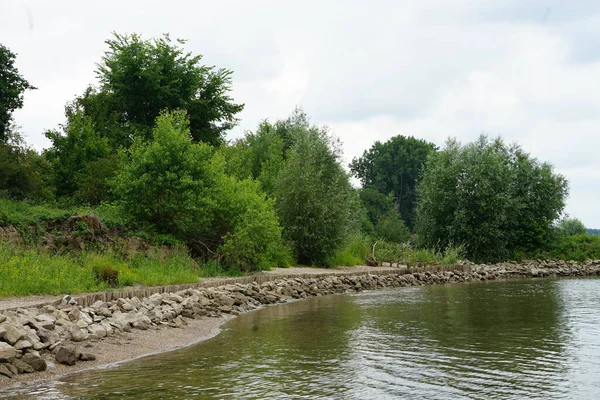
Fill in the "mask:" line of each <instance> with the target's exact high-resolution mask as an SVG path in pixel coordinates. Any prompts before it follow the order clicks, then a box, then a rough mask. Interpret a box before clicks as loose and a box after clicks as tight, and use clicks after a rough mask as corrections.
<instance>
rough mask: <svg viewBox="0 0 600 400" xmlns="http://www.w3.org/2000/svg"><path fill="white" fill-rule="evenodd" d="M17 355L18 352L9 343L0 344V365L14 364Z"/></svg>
mask: <svg viewBox="0 0 600 400" xmlns="http://www.w3.org/2000/svg"><path fill="white" fill-rule="evenodd" d="M16 355H17V350H16V349H15V348H14V347H12V346H11V345H10V344H8V343H4V342H0V363H1V362H7V363H10V362H13V360H14V359H15V357H16Z"/></svg>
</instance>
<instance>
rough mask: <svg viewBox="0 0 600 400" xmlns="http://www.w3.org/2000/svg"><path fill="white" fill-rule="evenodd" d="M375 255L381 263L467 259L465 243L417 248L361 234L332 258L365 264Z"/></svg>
mask: <svg viewBox="0 0 600 400" xmlns="http://www.w3.org/2000/svg"><path fill="white" fill-rule="evenodd" d="M373 246H375V250H374V251H373ZM373 255H374V256H375V261H377V262H379V263H381V262H389V263H401V264H407V265H416V264H437V265H452V264H456V263H457V262H459V261H460V260H463V259H464V256H465V251H464V247H463V246H454V245H449V246H448V247H446V248H445V249H443V250H436V249H427V248H413V247H411V246H408V245H404V244H397V243H392V242H384V241H377V242H373V241H372V240H371V239H369V238H368V237H365V236H360V235H357V236H353V237H351V238H350V239H349V241H348V243H347V244H346V246H344V247H343V248H342V249H341V250H339V251H338V252H337V253H336V254H335V256H333V257H331V258H330V262H329V265H331V266H341V265H344V266H354V265H364V264H365V262H366V261H367V260H372V259H373Z"/></svg>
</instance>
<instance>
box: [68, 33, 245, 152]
mask: <svg viewBox="0 0 600 400" xmlns="http://www.w3.org/2000/svg"><path fill="white" fill-rule="evenodd" d="M184 43H185V41H183V40H177V41H175V42H173V41H171V39H170V38H169V36H168V35H165V36H164V37H163V38H158V39H152V40H145V39H142V37H141V36H140V35H137V34H132V35H119V34H116V33H115V34H114V36H113V38H111V39H109V40H107V41H106V44H107V45H108V50H107V51H106V52H105V53H104V56H103V57H102V62H101V63H100V64H98V70H97V71H96V74H97V76H98V79H99V83H100V86H99V87H97V88H94V87H90V88H88V89H87V90H86V91H85V93H84V94H83V95H82V96H81V97H79V98H77V99H76V100H75V101H74V102H73V103H72V104H70V105H69V106H68V110H67V114H68V115H70V114H76V113H77V111H79V110H81V111H83V114H84V115H85V116H87V117H91V118H92V119H93V121H94V123H95V125H96V127H97V129H98V130H99V133H100V134H101V135H102V136H106V137H109V138H110V139H111V143H113V144H114V145H123V146H125V147H127V146H129V145H130V144H131V142H132V140H133V138H134V137H135V136H142V137H144V138H145V139H150V138H151V136H152V126H153V124H154V120H155V119H156V117H157V116H158V115H159V113H160V112H161V111H162V110H164V109H169V110H174V109H183V110H186V111H187V113H188V116H189V121H190V134H191V136H192V138H193V139H194V140H195V141H203V142H206V143H209V144H213V145H214V144H220V143H222V142H223V139H224V134H225V132H226V131H227V130H229V129H231V128H232V127H233V126H234V125H235V124H236V123H237V119H236V117H235V116H236V114H238V113H239V112H240V111H242V109H243V104H237V103H235V102H234V101H233V99H232V98H231V97H230V91H231V83H232V82H231V75H232V72H231V71H230V70H228V69H224V68H215V67H214V66H206V65H203V64H202V63H201V61H202V56H201V55H195V56H194V55H192V54H191V53H189V52H185V51H184V49H183V44H184Z"/></svg>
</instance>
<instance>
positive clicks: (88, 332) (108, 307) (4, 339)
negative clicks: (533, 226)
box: [0, 261, 600, 379]
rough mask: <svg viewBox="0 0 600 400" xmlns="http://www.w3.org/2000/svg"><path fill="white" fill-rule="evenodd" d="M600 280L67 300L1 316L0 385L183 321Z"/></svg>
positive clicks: (242, 287) (421, 280)
mask: <svg viewBox="0 0 600 400" xmlns="http://www.w3.org/2000/svg"><path fill="white" fill-rule="evenodd" d="M580 275H600V262H589V263H585V264H577V263H565V262H554V263H548V262H545V261H539V262H538V261H532V262H526V263H522V264H511V263H503V264H496V265H473V264H468V265H461V266H456V267H454V268H449V267H431V266H430V267H427V268H419V269H415V268H407V267H404V268H399V269H397V270H395V271H381V272H374V273H369V274H357V275H329V276H321V277H319V276H315V277H311V278H298V277H295V278H282V279H276V280H272V281H267V282H264V283H261V284H259V283H257V282H251V283H239V282H238V283H230V284H226V285H223V286H217V287H209V288H204V287H199V288H189V289H185V290H182V291H179V292H177V293H156V294H153V295H151V296H149V297H147V298H144V299H139V298H137V297H132V298H119V299H117V300H114V301H108V302H103V301H96V302H95V303H94V304H92V305H90V306H89V307H82V306H80V305H77V304H75V302H74V301H73V299H72V298H71V297H70V296H65V297H64V298H63V300H62V301H61V302H60V304H56V305H46V306H44V307H43V308H30V309H17V310H11V311H4V313H3V314H0V379H9V378H11V377H13V376H14V375H16V374H20V373H30V372H33V371H43V370H44V369H46V367H47V360H48V361H56V362H58V363H62V364H66V365H74V364H75V363H77V362H78V361H87V360H93V359H95V356H94V355H93V354H90V353H85V352H82V351H81V349H82V348H85V347H83V346H82V345H83V344H84V343H85V342H86V341H90V340H102V339H103V338H105V337H108V336H112V335H116V334H119V333H121V332H130V331H131V330H133V329H140V330H147V329H159V328H160V327H173V328H177V327H182V326H184V325H186V324H187V321H186V319H190V318H201V317H216V316H220V315H222V314H234V315H237V314H240V313H242V312H245V311H249V310H253V309H256V308H257V307H259V306H261V305H268V304H276V303H284V302H289V301H292V300H295V299H302V298H306V297H311V296H322V295H327V294H334V293H345V292H356V291H361V290H365V289H380V288H391V287H402V286H417V285H428V284H443V283H457V282H473V281H481V280H493V279H502V278H516V277H520V278H523V277H547V276H580Z"/></svg>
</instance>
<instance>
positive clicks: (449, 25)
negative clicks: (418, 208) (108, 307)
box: [0, 0, 600, 228]
mask: <svg viewBox="0 0 600 400" xmlns="http://www.w3.org/2000/svg"><path fill="white" fill-rule="evenodd" d="M111 31H116V32H119V33H132V32H137V33H141V34H143V35H144V37H146V38H151V37H156V36H159V35H161V34H162V33H166V32H169V33H170V36H171V38H176V37H179V38H185V39H188V40H189V41H188V43H187V45H186V48H187V49H188V50H189V51H191V52H193V53H194V54H203V55H204V62H205V63H206V64H209V65H216V66H218V67H226V68H229V69H231V70H233V71H234V76H233V79H234V90H233V96H234V98H235V100H236V101H238V102H242V103H245V104H246V107H245V109H244V111H243V112H242V113H241V115H240V118H241V122H240V125H239V127H237V128H236V129H235V130H234V131H232V132H231V133H230V134H229V138H235V137H239V136H240V135H242V134H243V132H244V131H246V130H252V129H254V128H255V127H256V125H257V124H258V122H259V121H260V120H262V119H265V118H268V119H269V120H271V121H275V120H277V119H280V118H285V117H286V116H288V115H289V114H290V113H291V111H292V110H293V109H294V107H295V106H297V105H298V106H301V107H303V108H304V110H305V111H306V112H307V113H308V114H309V116H310V117H311V119H312V121H313V122H315V123H317V124H320V125H328V126H329V127H330V128H332V130H333V132H334V133H335V134H336V135H337V136H338V137H340V138H341V139H342V140H343V142H344V152H345V157H346V159H347V161H350V160H351V159H352V158H353V157H357V156H360V155H361V154H362V152H363V151H364V150H366V149H368V148H369V147H370V146H371V145H372V144H373V142H374V141H376V140H380V141H385V140H387V139H389V138H390V137H392V136H395V135H399V134H401V135H406V136H409V135H412V136H415V137H418V138H423V139H426V140H429V141H432V142H434V143H435V144H437V145H439V146H441V145H443V143H444V141H445V139H446V138H447V137H449V136H454V137H457V138H458V139H459V140H461V141H462V142H468V141H471V140H473V139H474V138H476V137H477V136H478V135H479V134H481V133H487V134H490V135H501V136H503V137H504V138H505V139H506V140H507V141H517V142H518V143H519V144H521V145H522V147H523V148H524V149H525V150H526V151H528V152H530V153H531V154H532V155H533V156H535V157H537V158H539V159H540V160H543V161H549V162H551V163H552V164H553V165H554V166H555V168H556V171H558V172H560V173H561V174H563V175H565V176H566V177H567V178H568V180H569V182H570V193H571V194H570V197H569V199H568V202H567V209H566V211H567V212H568V213H569V214H570V215H571V216H573V217H577V218H580V219H581V220H582V221H583V222H584V223H585V224H586V226H588V227H596V228H600V206H599V204H598V203H599V201H598V199H599V198H600V156H598V152H599V150H600V113H599V112H598V109H599V107H600V1H597V0H578V1H565V0H544V1H541V0H540V1H534V0H531V1H529V0H504V1H497V0H453V1H442V0H427V1H425V0H422V1H418V2H417V1H401V0H387V1H384V0H380V1H378V0H371V1H362V0H361V1H327V0H320V1H297V2H288V1H284V0H279V1H247V0H246V1H223V0H221V1H210V2H208V1H177V0H170V1H148V0H146V1H124V0H119V1H112V0H103V1H99V2H87V1H81V0H73V1H66V0H65V1H63V0H53V1H48V0H0V43H2V44H4V45H5V46H7V47H9V48H10V49H11V50H12V51H13V52H15V53H17V54H18V56H17V62H16V65H17V67H18V68H19V70H20V72H21V74H22V75H24V76H25V78H26V79H28V80H29V81H30V82H31V83H32V84H33V85H35V86H37V87H38V88H39V89H38V90H36V91H31V92H28V93H27V94H26V96H25V106H24V108H23V109H22V110H19V111H17V112H16V113H15V119H16V122H17V124H18V125H20V126H21V127H22V132H23V133H25V135H26V137H27V141H28V142H29V143H30V144H32V145H33V146H34V147H36V148H37V149H42V148H44V147H47V146H48V141H47V140H46V139H45V137H44V136H43V134H42V132H43V131H44V130H46V129H51V128H56V127H57V126H58V124H59V123H61V122H63V121H64V115H63V111H64V105H65V103H66V102H68V101H70V100H72V99H73V98H74V97H75V96H77V95H79V94H81V93H82V92H83V90H84V89H85V88H86V87H87V86H88V85H89V84H92V83H95V74H94V70H95V67H96V63H97V62H99V61H100V58H101V56H102V54H103V52H104V50H106V46H105V44H104V40H106V39H107V38H109V37H110V32H111Z"/></svg>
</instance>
